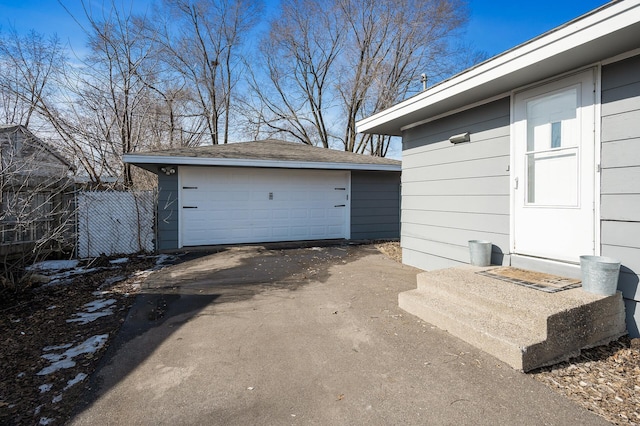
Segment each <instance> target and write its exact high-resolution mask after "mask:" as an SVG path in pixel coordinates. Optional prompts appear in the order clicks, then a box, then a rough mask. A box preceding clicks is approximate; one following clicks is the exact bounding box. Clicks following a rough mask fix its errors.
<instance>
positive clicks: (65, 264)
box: [25, 260, 79, 271]
mask: <svg viewBox="0 0 640 426" xmlns="http://www.w3.org/2000/svg"><path fill="white" fill-rule="evenodd" d="M78 263H79V261H78V260H45V261H42V262H37V263H34V264H33V265H30V266H27V267H26V268H25V270H27V271H62V270H67V269H74V268H76V267H77V266H78Z"/></svg>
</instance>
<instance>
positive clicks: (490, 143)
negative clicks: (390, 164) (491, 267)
mask: <svg viewBox="0 0 640 426" xmlns="http://www.w3.org/2000/svg"><path fill="white" fill-rule="evenodd" d="M509 111H510V103H509V98H504V99H501V100H498V101H495V102H492V103H489V104H486V105H483V106H480V107H477V108H474V109H471V110H468V111H464V112H461V113H459V114H455V115H453V116H449V117H445V118H443V119H440V120H437V121H434V122H431V123H428V124H425V125H422V126H419V127H416V128H413V129H410V130H408V131H405V132H404V133H403V157H402V218H401V221H402V228H401V229H402V237H401V240H402V249H403V260H404V262H405V263H407V264H409V265H412V266H416V267H418V268H421V269H425V270H432V269H439V268H444V267H449V266H456V265H460V264H465V263H468V262H469V249H468V241H469V240H472V239H484V240H489V241H491V242H492V243H493V245H494V247H493V256H492V262H493V263H498V264H502V263H503V261H504V256H503V253H508V252H509V250H508V247H509V205H510V204H509V203H510V201H509ZM464 132H469V133H470V136H471V141H470V142H467V143H461V144H457V145H453V144H451V142H449V137H450V136H452V135H456V134H459V133H464Z"/></svg>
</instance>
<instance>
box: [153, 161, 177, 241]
mask: <svg viewBox="0 0 640 426" xmlns="http://www.w3.org/2000/svg"><path fill="white" fill-rule="evenodd" d="M156 246H157V249H158V250H175V249H177V248H178V173H175V174H173V175H170V176H167V175H165V174H164V173H158V241H157V243H156Z"/></svg>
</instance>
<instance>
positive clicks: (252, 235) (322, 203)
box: [124, 140, 401, 250]
mask: <svg viewBox="0 0 640 426" xmlns="http://www.w3.org/2000/svg"><path fill="white" fill-rule="evenodd" d="M124 161H125V162H127V163H131V164H133V165H136V166H138V167H141V168H144V169H146V170H149V171H151V172H153V173H156V174H157V175H158V212H157V213H158V214H157V227H156V230H157V240H156V247H157V248H158V249H159V250H172V249H179V248H183V247H192V246H203V245H216V244H237V243H264V242H278V241H304V240H323V239H345V240H363V239H396V238H399V237H400V170H401V164H400V162H399V161H396V160H390V159H385V158H379V157H371V156H365V155H359V154H354V153H350V152H343V151H335V150H329V149H325V148H317V147H312V146H308V145H302V144H296V143H290V142H283V141H277V140H266V141H256V142H245V143H236V144H227V145H213V146H203V147H196V148H179V149H171V150H163V151H154V152H147V153H138V154H128V155H125V158H124Z"/></svg>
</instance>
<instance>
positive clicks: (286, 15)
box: [252, 0, 467, 156]
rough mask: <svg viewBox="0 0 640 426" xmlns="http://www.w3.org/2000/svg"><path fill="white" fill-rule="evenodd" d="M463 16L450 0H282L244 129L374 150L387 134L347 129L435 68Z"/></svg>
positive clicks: (381, 149)
mask: <svg viewBox="0 0 640 426" xmlns="http://www.w3.org/2000/svg"><path fill="white" fill-rule="evenodd" d="M466 16H467V11H466V9H465V7H464V3H463V2H462V1H460V0H398V1H394V2H391V1H377V0H330V1H322V2H320V1H319V0H284V1H283V3H282V12H281V15H279V16H278V17H277V18H276V19H274V20H273V21H272V23H271V30H270V33H269V37H268V39H267V40H266V41H265V42H264V43H263V45H262V49H261V51H262V61H263V63H264V73H265V74H266V76H267V81H268V83H269V84H268V85H267V87H265V85H264V84H262V81H263V80H262V79H261V75H260V74H259V73H257V72H256V73H255V77H254V78H253V83H252V86H253V89H254V90H255V91H256V92H257V93H258V96H259V99H260V103H259V104H258V105H254V108H253V111H252V115H253V118H252V120H253V125H254V127H255V126H258V125H259V126H260V127H261V128H267V129H269V130H268V131H267V132H266V133H271V134H274V133H275V134H281V135H289V136H291V137H293V138H294V139H297V140H299V141H301V142H304V143H308V144H316V142H318V144H321V145H322V146H325V147H329V146H336V145H338V144H340V145H342V146H343V148H344V149H345V150H347V151H354V152H361V153H363V152H368V153H369V154H372V155H378V156H384V155H385V154H386V152H387V150H388V142H389V138H386V137H374V136H370V135H357V134H356V131H355V123H356V121H357V120H359V119H361V118H364V117H365V116H367V115H370V114H373V113H375V112H377V111H380V110H382V109H384V108H387V107H389V106H391V105H392V104H393V103H395V102H398V101H400V100H402V99H403V98H404V97H405V96H406V94H407V93H408V90H409V89H410V87H411V85H412V84H416V79H417V77H418V76H419V75H420V74H421V73H422V72H427V73H430V74H437V73H440V72H442V66H443V65H444V62H443V60H444V59H445V58H446V57H447V56H448V55H449V54H450V52H451V50H450V49H449V42H450V39H451V37H452V35H454V34H455V31H456V30H457V29H458V28H460V27H461V25H462V24H463V23H464V22H465V19H466ZM256 117H257V118H256Z"/></svg>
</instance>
